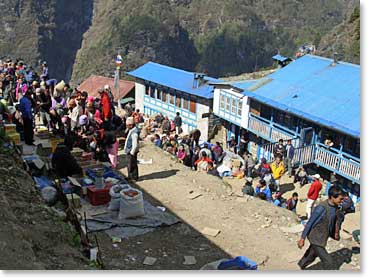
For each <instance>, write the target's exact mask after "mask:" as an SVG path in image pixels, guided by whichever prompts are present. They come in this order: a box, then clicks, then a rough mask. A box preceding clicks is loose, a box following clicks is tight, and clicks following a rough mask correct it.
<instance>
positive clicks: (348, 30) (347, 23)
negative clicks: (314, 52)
mask: <svg viewBox="0 0 367 277" xmlns="http://www.w3.org/2000/svg"><path fill="white" fill-rule="evenodd" d="M318 52H319V55H322V56H326V57H331V58H332V57H333V53H334V52H336V53H337V58H338V59H339V60H343V61H348V62H352V63H356V64H359V63H360V9H359V7H356V8H355V9H354V10H353V11H352V13H351V14H350V15H349V16H348V17H347V19H346V20H344V21H343V22H342V23H341V24H339V25H338V26H336V27H335V28H334V29H333V30H331V31H330V32H329V33H328V34H326V35H325V36H324V37H323V38H322V40H321V41H320V45H319V49H318Z"/></svg>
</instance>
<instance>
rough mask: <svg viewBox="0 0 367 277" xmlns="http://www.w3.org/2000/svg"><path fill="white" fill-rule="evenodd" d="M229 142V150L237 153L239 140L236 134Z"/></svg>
mask: <svg viewBox="0 0 367 277" xmlns="http://www.w3.org/2000/svg"><path fill="white" fill-rule="evenodd" d="M227 143H228V148H229V150H230V151H232V152H233V153H235V154H237V142H236V138H235V136H234V135H232V136H231V139H230V140H229V141H228V142H227Z"/></svg>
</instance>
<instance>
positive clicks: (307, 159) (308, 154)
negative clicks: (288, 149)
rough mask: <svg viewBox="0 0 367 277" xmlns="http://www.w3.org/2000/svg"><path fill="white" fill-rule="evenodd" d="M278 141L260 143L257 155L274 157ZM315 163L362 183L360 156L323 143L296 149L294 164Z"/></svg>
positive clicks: (270, 158) (267, 158) (269, 159)
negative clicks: (354, 155) (357, 156)
mask: <svg viewBox="0 0 367 277" xmlns="http://www.w3.org/2000/svg"><path fill="white" fill-rule="evenodd" d="M275 145H276V143H268V144H264V145H258V147H257V153H256V156H257V158H258V159H259V160H260V159H261V158H265V159H266V160H267V161H268V162H271V161H272V160H273V159H274V154H273V153H274V147H275ZM311 163H315V164H317V165H319V166H321V167H324V168H326V169H328V170H330V171H332V172H335V173H337V174H339V175H341V176H343V177H345V178H347V179H349V180H351V181H353V182H356V183H358V184H359V183H360V177H361V176H360V175H361V166H360V161H359V159H358V158H356V157H353V156H351V155H348V154H346V153H344V152H342V151H340V150H338V149H335V148H327V147H326V145H323V144H321V143H318V144H311V145H307V146H302V147H298V148H296V149H295V151H294V156H293V159H292V165H293V166H302V165H306V164H311Z"/></svg>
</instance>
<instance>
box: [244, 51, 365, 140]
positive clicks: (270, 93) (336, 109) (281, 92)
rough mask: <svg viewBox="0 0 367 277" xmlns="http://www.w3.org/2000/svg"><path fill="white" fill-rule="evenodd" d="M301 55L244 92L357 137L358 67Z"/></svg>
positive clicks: (358, 120) (358, 113)
mask: <svg viewBox="0 0 367 277" xmlns="http://www.w3.org/2000/svg"><path fill="white" fill-rule="evenodd" d="M332 62H333V61H332V60H331V59H327V58H322V57H318V56H313V55H305V56H303V57H301V58H299V59H297V60H295V61H294V62H292V63H290V64H289V65H287V66H286V67H284V68H282V69H279V70H278V71H276V72H275V73H272V74H270V75H268V76H267V78H269V80H270V81H269V82H268V83H266V84H264V85H263V86H260V87H259V88H258V89H256V90H254V91H252V92H250V91H246V90H245V91H244V94H246V95H248V96H249V97H251V98H254V99H256V100H258V101H260V102H262V103H265V104H268V105H270V106H273V107H275V108H278V109H281V110H284V111H288V112H290V113H293V114H295V115H298V116H300V117H303V118H305V119H308V120H310V121H313V122H316V123H319V124H320V125H324V126H327V127H330V128H333V129H336V130H339V131H341V132H343V133H346V134H349V135H351V136H354V137H360V66H359V65H355V64H350V63H344V62H339V63H337V64H336V65H335V66H332Z"/></svg>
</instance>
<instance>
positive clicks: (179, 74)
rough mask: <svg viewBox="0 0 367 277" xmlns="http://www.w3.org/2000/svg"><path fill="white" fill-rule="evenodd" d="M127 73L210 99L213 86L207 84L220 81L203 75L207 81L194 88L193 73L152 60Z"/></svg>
mask: <svg viewBox="0 0 367 277" xmlns="http://www.w3.org/2000/svg"><path fill="white" fill-rule="evenodd" d="M127 74H128V75H130V76H133V77H136V78H139V79H142V80H146V81H150V82H154V83H156V84H160V85H162V86H166V87H170V88H172V89H175V90H179V91H182V92H186V93H188V94H191V95H196V96H200V97H203V98H207V99H212V98H213V96H214V94H213V91H214V87H213V86H212V85H209V83H217V82H220V80H218V79H215V78H211V77H207V76H205V77H204V80H206V81H207V84H204V85H201V86H200V87H198V88H194V87H193V83H194V74H195V73H193V72H189V71H185V70H181V69H177V68H174V67H169V66H166V65H161V64H158V63H153V62H148V63H146V64H144V65H142V66H140V67H139V68H137V69H135V70H133V71H130V72H128V73H127Z"/></svg>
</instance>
